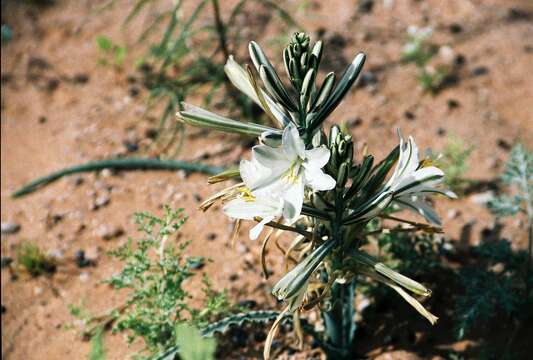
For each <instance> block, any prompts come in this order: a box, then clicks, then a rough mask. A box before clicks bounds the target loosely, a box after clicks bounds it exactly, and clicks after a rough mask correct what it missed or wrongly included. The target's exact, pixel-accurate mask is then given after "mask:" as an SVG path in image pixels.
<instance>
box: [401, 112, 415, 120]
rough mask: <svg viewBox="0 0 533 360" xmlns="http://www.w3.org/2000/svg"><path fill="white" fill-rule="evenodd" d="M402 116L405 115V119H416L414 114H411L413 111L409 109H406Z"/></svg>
mask: <svg viewBox="0 0 533 360" xmlns="http://www.w3.org/2000/svg"><path fill="white" fill-rule="evenodd" d="M403 116H405V118H406V119H407V120H414V119H416V116H415V114H413V113H412V112H411V111H409V110H406V111H405V112H404V113H403Z"/></svg>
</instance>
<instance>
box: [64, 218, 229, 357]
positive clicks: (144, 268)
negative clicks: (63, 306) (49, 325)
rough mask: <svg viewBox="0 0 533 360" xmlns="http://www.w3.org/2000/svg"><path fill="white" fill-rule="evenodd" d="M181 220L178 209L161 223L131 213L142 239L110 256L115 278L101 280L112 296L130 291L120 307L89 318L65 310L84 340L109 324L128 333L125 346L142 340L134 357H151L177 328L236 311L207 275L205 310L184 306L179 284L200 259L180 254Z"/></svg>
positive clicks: (171, 339) (185, 294)
mask: <svg viewBox="0 0 533 360" xmlns="http://www.w3.org/2000/svg"><path fill="white" fill-rule="evenodd" d="M185 221H186V218H185V217H184V216H183V211H182V209H178V210H171V209H170V208H168V207H165V214H164V216H163V217H161V218H159V217H157V216H154V215H152V214H150V213H146V212H144V213H137V214H135V222H136V223H137V224H138V226H139V231H141V232H142V233H143V234H144V236H143V237H142V238H139V239H137V240H133V239H131V238H130V239H129V240H128V242H127V243H126V244H124V245H123V246H121V247H119V248H118V249H116V250H114V251H112V252H111V253H110V255H111V256H112V257H115V258H116V259H118V260H119V261H120V262H121V263H122V264H123V265H122V270H121V271H120V272H119V273H117V274H115V275H114V276H113V277H112V278H110V279H109V280H107V281H106V282H107V283H108V284H110V285H111V286H112V287H113V289H115V290H117V291H118V290H121V291H123V290H128V291H129V295H128V297H127V299H126V301H125V303H123V304H122V305H120V306H118V307H116V308H114V309H112V310H111V311H109V312H108V313H106V314H104V315H103V316H91V315H90V314H88V312H87V311H86V310H85V309H84V306H83V305H82V306H70V312H71V314H73V315H74V316H76V317H77V318H79V319H80V320H82V321H83V322H84V323H85V324H86V325H87V326H88V328H87V329H86V335H87V336H90V337H91V338H92V339H93V340H94V339H95V336H97V335H98V331H100V329H102V328H105V327H108V326H110V325H112V331H113V332H115V333H125V334H127V341H128V343H132V342H133V341H135V340H136V339H139V338H140V339H142V340H143V342H144V344H145V348H144V349H143V350H142V352H141V353H139V354H137V355H136V358H139V359H142V358H150V357H152V356H154V355H156V354H159V353H162V352H164V351H166V350H167V349H168V348H169V347H171V346H173V345H175V343H176V338H177V337H179V333H178V330H177V329H182V328H181V327H180V326H181V325H184V324H190V325H191V326H195V327H197V328H203V327H205V326H206V325H207V324H209V323H211V322H214V321H216V320H218V319H219V318H221V317H223V316H225V315H227V314H231V313H234V312H236V311H238V310H239V308H238V307H237V306H234V305H232V304H231V303H230V301H229V300H228V296H227V293H226V292H225V291H223V292H218V291H216V290H215V289H213V287H212V285H211V283H210V282H209V280H208V278H207V276H206V275H204V277H203V280H202V283H203V285H204V288H203V292H204V302H205V304H204V306H203V307H202V308H200V309H197V308H194V307H191V306H190V305H189V301H190V299H191V298H192V296H191V294H190V293H189V292H188V291H186V290H185V289H184V288H183V284H184V282H185V280H187V279H190V278H191V277H193V276H194V275H195V273H194V272H193V270H192V268H191V266H193V265H194V264H195V263H197V262H198V261H199V258H198V257H187V256H185V255H184V250H185V249H186V247H187V246H188V244H189V242H181V243H179V242H178V243H175V239H174V236H175V235H176V232H177V231H178V230H179V229H180V227H181V226H182V225H183V224H184V223H185ZM89 326H90V327H89ZM94 341H96V340H94ZM180 341H181V340H180ZM209 344H211V343H209ZM206 346H207V348H211V345H206ZM93 349H94V346H93ZM102 351H103V350H102ZM193 359H194V358H193Z"/></svg>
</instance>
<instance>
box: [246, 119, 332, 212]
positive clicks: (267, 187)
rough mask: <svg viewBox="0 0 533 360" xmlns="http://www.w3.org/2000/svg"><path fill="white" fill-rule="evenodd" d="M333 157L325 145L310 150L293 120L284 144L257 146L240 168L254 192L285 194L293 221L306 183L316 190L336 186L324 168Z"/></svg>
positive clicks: (286, 207) (286, 204)
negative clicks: (248, 159) (306, 147)
mask: <svg viewBox="0 0 533 360" xmlns="http://www.w3.org/2000/svg"><path fill="white" fill-rule="evenodd" d="M329 157H330V152H329V150H328V149H327V148H326V147H325V146H321V147H317V148H314V149H310V150H306V149H305V145H304V142H303V141H302V139H300V136H299V134H298V130H297V129H296V127H295V126H294V125H292V124H289V125H288V126H287V127H286V128H285V130H284V131H283V136H282V144H281V146H279V147H271V146H268V145H257V146H254V148H253V149H252V161H243V162H241V167H240V172H241V177H242V179H243V181H244V183H245V184H246V186H247V187H248V188H249V189H250V190H251V191H252V193H254V194H259V195H270V196H279V197H281V198H282V199H283V200H284V207H283V217H284V218H285V219H286V220H288V221H293V220H294V219H296V218H297V217H298V216H299V215H300V212H301V210H302V204H303V200H304V190H305V187H306V186H308V187H309V188H311V189H312V190H313V191H324V190H331V189H333V188H334V187H335V180H334V179H333V178H332V177H331V176H329V175H327V174H325V173H324V172H323V171H322V168H323V167H324V166H325V165H326V164H327V162H328V161H329Z"/></svg>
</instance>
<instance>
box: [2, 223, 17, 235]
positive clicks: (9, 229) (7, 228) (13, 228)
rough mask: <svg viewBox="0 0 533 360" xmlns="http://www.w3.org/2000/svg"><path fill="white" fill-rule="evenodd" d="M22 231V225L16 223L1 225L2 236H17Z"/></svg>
mask: <svg viewBox="0 0 533 360" xmlns="http://www.w3.org/2000/svg"><path fill="white" fill-rule="evenodd" d="M19 231H20V225H19V224H17V223H14V222H3V223H2V224H1V232H2V235H11V234H16V233H18V232H19Z"/></svg>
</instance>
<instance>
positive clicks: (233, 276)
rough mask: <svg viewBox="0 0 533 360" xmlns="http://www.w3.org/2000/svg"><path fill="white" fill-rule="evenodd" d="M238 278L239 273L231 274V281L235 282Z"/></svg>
mask: <svg viewBox="0 0 533 360" xmlns="http://www.w3.org/2000/svg"><path fill="white" fill-rule="evenodd" d="M237 280H239V274H231V275H230V276H229V281H231V282H234V281H237Z"/></svg>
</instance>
